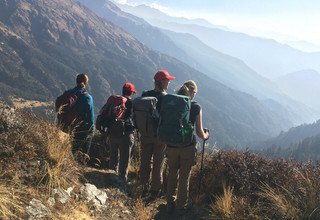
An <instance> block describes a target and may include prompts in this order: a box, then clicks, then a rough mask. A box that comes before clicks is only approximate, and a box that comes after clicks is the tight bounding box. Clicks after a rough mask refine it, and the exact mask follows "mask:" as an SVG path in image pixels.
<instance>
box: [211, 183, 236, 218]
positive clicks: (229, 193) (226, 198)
mask: <svg viewBox="0 0 320 220" xmlns="http://www.w3.org/2000/svg"><path fill="white" fill-rule="evenodd" d="M210 209H211V213H212V217H216V216H217V215H216V213H217V214H218V216H220V217H222V218H223V219H231V218H232V217H233V213H234V208H233V188H232V187H230V186H227V187H226V186H225V185H224V186H223V195H222V196H218V197H217V198H216V201H215V202H214V203H212V204H211V206H210Z"/></svg>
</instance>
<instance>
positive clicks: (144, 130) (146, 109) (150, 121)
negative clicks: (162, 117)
mask: <svg viewBox="0 0 320 220" xmlns="http://www.w3.org/2000/svg"><path fill="white" fill-rule="evenodd" d="M157 102H158V99H157V98H156V97H138V98H136V99H134V100H133V118H134V123H135V127H136V128H137V129H138V131H139V132H140V134H141V136H146V137H156V136H157V129H158V122H159V112H158V110H157V108H156V105H157Z"/></svg>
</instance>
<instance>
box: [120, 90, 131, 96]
mask: <svg viewBox="0 0 320 220" xmlns="http://www.w3.org/2000/svg"><path fill="white" fill-rule="evenodd" d="M132 93H134V92H132V91H129V90H126V89H122V96H129V95H131V94H132Z"/></svg>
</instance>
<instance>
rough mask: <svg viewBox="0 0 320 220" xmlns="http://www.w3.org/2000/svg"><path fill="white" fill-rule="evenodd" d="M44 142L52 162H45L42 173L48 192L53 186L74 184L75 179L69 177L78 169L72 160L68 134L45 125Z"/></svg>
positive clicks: (76, 172) (74, 174) (78, 171)
mask: <svg viewBox="0 0 320 220" xmlns="http://www.w3.org/2000/svg"><path fill="white" fill-rule="evenodd" d="M45 129H47V130H46V143H47V149H48V153H49V155H50V157H51V158H52V159H53V161H55V163H54V164H49V163H48V162H45V169H44V175H43V179H42V180H44V179H45V180H46V188H47V190H48V193H50V192H51V190H52V189H53V188H55V187H68V186H69V185H70V184H75V182H76V180H73V179H72V178H70V177H74V176H76V175H79V173H80V170H79V168H78V166H77V164H76V163H75V162H74V160H73V157H72V154H71V143H70V137H69V135H67V134H65V133H63V132H61V131H59V130H58V129H56V128H54V127H49V126H48V127H47V128H45Z"/></svg>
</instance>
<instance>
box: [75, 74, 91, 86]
mask: <svg viewBox="0 0 320 220" xmlns="http://www.w3.org/2000/svg"><path fill="white" fill-rule="evenodd" d="M88 81H89V77H88V75H87V74H85V73H81V74H78V75H77V78H76V82H77V85H79V86H81V87H84V86H85V84H86V83H87V82H88Z"/></svg>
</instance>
